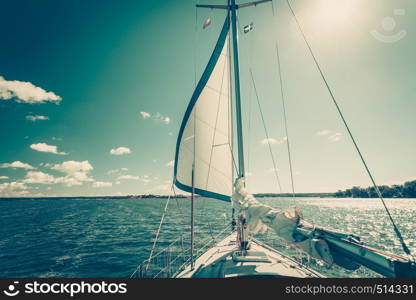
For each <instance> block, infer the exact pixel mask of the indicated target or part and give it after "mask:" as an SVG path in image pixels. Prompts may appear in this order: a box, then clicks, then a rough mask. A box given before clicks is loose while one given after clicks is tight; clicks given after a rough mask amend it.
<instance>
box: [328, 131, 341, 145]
mask: <svg viewBox="0 0 416 300" xmlns="http://www.w3.org/2000/svg"><path fill="white" fill-rule="evenodd" d="M341 138H342V133H339V132H337V133H334V134H332V135H330V136H329V137H328V140H329V141H330V142H332V143H333V142H338V141H339V140H340V139H341Z"/></svg>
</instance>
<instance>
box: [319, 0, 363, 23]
mask: <svg viewBox="0 0 416 300" xmlns="http://www.w3.org/2000/svg"><path fill="white" fill-rule="evenodd" d="M312 3H313V6H315V10H313V11H314V12H313V14H314V17H315V18H316V21H317V22H318V23H319V24H320V25H322V26H325V27H326V29H329V28H332V29H333V28H334V27H337V28H339V27H348V25H351V23H352V22H354V18H355V16H356V9H357V5H356V4H357V3H356V0H317V1H312V2H311V4H312Z"/></svg>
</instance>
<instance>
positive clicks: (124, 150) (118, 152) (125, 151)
mask: <svg viewBox="0 0 416 300" xmlns="http://www.w3.org/2000/svg"><path fill="white" fill-rule="evenodd" d="M130 153H131V150H130V149H129V148H127V147H118V148H116V149H111V150H110V154H111V155H123V154H130Z"/></svg>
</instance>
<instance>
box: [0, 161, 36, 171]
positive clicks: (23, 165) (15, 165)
mask: <svg viewBox="0 0 416 300" xmlns="http://www.w3.org/2000/svg"><path fill="white" fill-rule="evenodd" d="M0 168H13V169H17V168H20V169H35V168H34V167H32V166H31V165H29V164H26V163H22V162H21V161H18V160H17V161H14V162H12V163H4V164H0Z"/></svg>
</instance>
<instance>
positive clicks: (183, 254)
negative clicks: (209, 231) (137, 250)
mask: <svg viewBox="0 0 416 300" xmlns="http://www.w3.org/2000/svg"><path fill="white" fill-rule="evenodd" d="M230 233H231V225H230V226H226V227H225V228H223V229H222V230H221V231H220V233H218V234H217V235H215V236H214V235H212V236H210V237H208V238H206V239H204V240H199V239H198V238H197V239H196V240H195V246H194V259H197V258H198V257H199V256H201V255H202V254H203V253H205V251H207V250H208V249H209V248H211V247H213V246H215V245H216V244H217V243H218V242H220V241H221V240H222V239H224V238H225V237H226V236H227V235H229V234H230ZM190 263H191V242H190V235H189V234H188V235H181V236H180V237H179V238H178V239H176V240H174V241H173V242H171V243H170V244H169V245H168V246H167V247H166V248H164V249H163V250H161V251H160V252H157V253H156V254H154V255H153V256H152V257H151V258H150V259H146V260H144V261H143V262H141V263H140V264H139V265H138V267H137V268H136V270H135V271H134V272H133V273H132V274H131V276H130V278H171V277H175V275H177V274H179V273H180V272H181V271H183V270H184V269H185V268H186V267H187V266H188V265H189V264H190Z"/></svg>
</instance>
